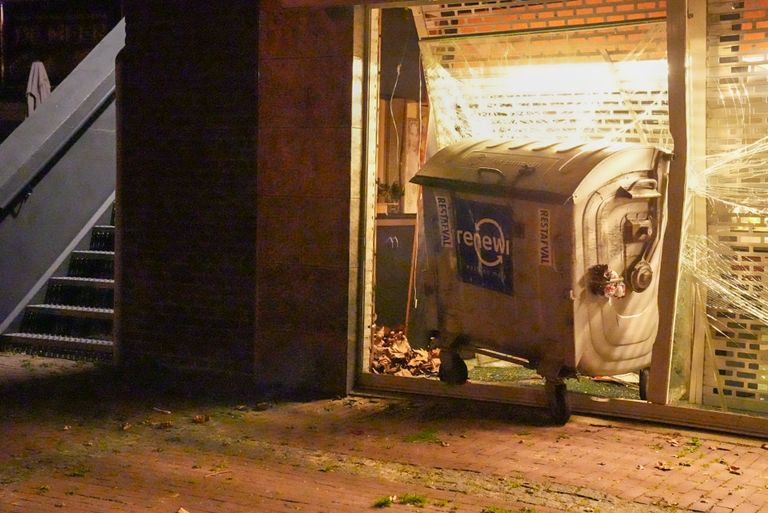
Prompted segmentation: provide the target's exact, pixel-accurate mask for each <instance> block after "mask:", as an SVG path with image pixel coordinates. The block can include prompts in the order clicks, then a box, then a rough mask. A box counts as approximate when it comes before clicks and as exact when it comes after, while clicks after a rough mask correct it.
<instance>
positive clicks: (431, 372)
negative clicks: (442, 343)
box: [371, 326, 440, 377]
mask: <svg viewBox="0 0 768 513" xmlns="http://www.w3.org/2000/svg"><path fill="white" fill-rule="evenodd" d="M439 369H440V350H439V349H431V350H428V349H413V348H412V347H411V344H409V343H408V339H407V338H406V336H405V333H404V332H403V330H402V329H389V328H388V327H386V326H374V328H373V340H372V343H371V372H373V373H374V374H392V375H394V376H406V377H410V376H428V377H430V376H437V371H438V370H439Z"/></svg>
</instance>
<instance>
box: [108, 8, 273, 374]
mask: <svg viewBox="0 0 768 513" xmlns="http://www.w3.org/2000/svg"><path fill="white" fill-rule="evenodd" d="M222 5H223V3H221V2H192V1H182V0H172V1H164V2H142V1H139V0H136V1H133V0H128V1H126V2H125V5H124V9H125V15H126V46H125V49H124V50H123V52H122V53H121V55H120V57H119V70H118V73H119V77H120V82H119V90H118V94H119V97H118V98H119V99H118V102H119V120H118V126H119V128H118V133H119V136H118V140H119V143H118V144H119V147H118V154H119V157H118V159H119V164H118V168H119V169H118V190H117V201H118V223H119V231H118V262H117V263H118V265H117V268H118V269H117V278H118V283H119V288H118V293H117V299H116V308H117V311H118V313H117V333H116V335H117V338H118V341H119V342H118V343H119V348H118V350H119V355H120V358H121V360H122V361H123V362H125V363H133V362H135V361H137V360H140V359H147V360H153V361H161V362H165V363H169V364H172V365H178V366H185V367H186V366H191V367H202V368H213V369H234V370H237V371H243V372H249V371H250V370H251V369H252V365H253V364H252V362H253V357H252V354H253V349H252V348H253V340H254V330H255V292H254V291H255V289H256V281H255V280H256V271H255V265H254V263H255V261H256V133H257V130H256V112H257V86H256V81H257V78H256V77H257V57H258V56H257V53H258V46H257V44H258V38H257V28H256V27H257V25H258V12H257V8H256V2H255V1H249V0H228V1H227V2H226V8H221V6H222Z"/></svg>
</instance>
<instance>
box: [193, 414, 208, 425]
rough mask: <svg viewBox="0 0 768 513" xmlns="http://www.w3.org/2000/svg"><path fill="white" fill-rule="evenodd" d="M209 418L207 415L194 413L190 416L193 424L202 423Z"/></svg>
mask: <svg viewBox="0 0 768 513" xmlns="http://www.w3.org/2000/svg"><path fill="white" fill-rule="evenodd" d="M209 420H211V418H210V417H209V416H208V415H195V416H194V417H192V422H194V423H195V424H204V423H206V422H208V421H209Z"/></svg>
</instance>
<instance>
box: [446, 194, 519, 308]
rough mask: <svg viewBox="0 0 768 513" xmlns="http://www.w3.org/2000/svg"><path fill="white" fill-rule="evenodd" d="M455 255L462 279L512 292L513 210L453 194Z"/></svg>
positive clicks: (491, 288)
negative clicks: (454, 196)
mask: <svg viewBox="0 0 768 513" xmlns="http://www.w3.org/2000/svg"><path fill="white" fill-rule="evenodd" d="M453 207H454V212H455V218H456V257H457V260H458V272H459V276H460V277H461V280H462V281H464V282H466V283H471V284H473V285H477V286H479V287H483V288H486V289H490V290H495V291H497V292H503V293H505V294H510V295H511V294H512V292H513V287H512V285H513V280H512V226H513V224H512V210H511V209H510V208H509V207H507V206H504V205H493V204H489V203H480V202H477V201H469V200H464V199H461V198H458V197H456V198H454V201H453Z"/></svg>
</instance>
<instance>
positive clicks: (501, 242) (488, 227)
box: [456, 217, 510, 267]
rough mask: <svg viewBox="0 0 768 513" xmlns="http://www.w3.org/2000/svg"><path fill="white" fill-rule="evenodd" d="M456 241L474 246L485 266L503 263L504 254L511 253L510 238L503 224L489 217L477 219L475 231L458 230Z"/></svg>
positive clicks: (478, 257) (480, 261)
mask: <svg viewBox="0 0 768 513" xmlns="http://www.w3.org/2000/svg"><path fill="white" fill-rule="evenodd" d="M456 242H457V243H458V244H463V245H464V246H467V247H471V248H474V250H475V254H476V255H477V260H478V262H479V263H480V264H482V265H484V266H485V267H496V266H498V265H501V263H502V262H503V261H504V255H506V256H509V255H510V243H509V239H507V238H506V237H504V231H503V230H502V229H501V225H500V224H499V223H498V222H497V221H496V220H494V219H491V218H489V217H485V218H483V219H480V220H479V221H477V222H476V223H475V229H474V232H471V231H468V230H456Z"/></svg>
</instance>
